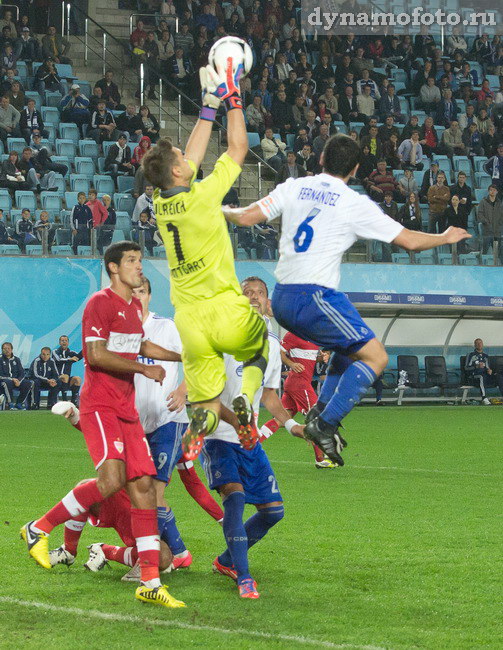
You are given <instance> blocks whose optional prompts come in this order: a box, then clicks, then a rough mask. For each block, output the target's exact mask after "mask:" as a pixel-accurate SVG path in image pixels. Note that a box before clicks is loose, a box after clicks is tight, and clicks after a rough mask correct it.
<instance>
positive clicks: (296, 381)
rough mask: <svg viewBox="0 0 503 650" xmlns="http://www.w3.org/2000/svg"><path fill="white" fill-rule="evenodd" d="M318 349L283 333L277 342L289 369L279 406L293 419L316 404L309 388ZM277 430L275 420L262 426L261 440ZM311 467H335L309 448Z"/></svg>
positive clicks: (277, 425)
mask: <svg viewBox="0 0 503 650" xmlns="http://www.w3.org/2000/svg"><path fill="white" fill-rule="evenodd" d="M318 354H319V348H318V346H317V345H314V343H310V342H309V341H304V340H303V339H301V338H299V337H298V336H295V334H291V333H290V332H287V333H286V334H285V336H284V337H283V340H282V341H281V360H282V361H283V363H284V364H285V365H286V366H288V368H290V372H289V373H288V376H287V378H286V380H285V384H284V386H283V396H282V398H281V402H282V404H283V406H284V407H285V409H286V410H287V411H288V412H289V413H290V417H292V418H293V417H294V415H295V414H296V413H302V414H303V415H306V414H307V413H308V412H309V411H310V410H311V408H312V407H313V406H314V405H315V404H316V402H317V401H318V395H317V394H316V392H315V390H314V388H313V386H312V381H313V373H314V369H315V366H316V360H317V358H318ZM279 427H280V424H279V422H278V421H277V420H275V419H272V420H269V421H268V422H266V423H265V424H264V425H263V426H262V428H261V430H260V434H261V438H262V439H265V438H269V437H270V436H272V434H273V433H275V432H276V431H277V430H278V429H279ZM313 447H314V455H315V465H316V467H317V468H320V469H332V468H333V467H335V465H334V464H333V463H332V462H331V461H330V460H328V459H327V458H325V455H324V454H323V452H322V451H321V449H320V448H319V447H317V446H316V445H313Z"/></svg>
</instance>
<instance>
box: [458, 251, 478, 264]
mask: <svg viewBox="0 0 503 650" xmlns="http://www.w3.org/2000/svg"><path fill="white" fill-rule="evenodd" d="M458 259H459V263H460V264H462V265H463V266H478V263H479V256H478V255H477V253H464V254H462V255H458Z"/></svg>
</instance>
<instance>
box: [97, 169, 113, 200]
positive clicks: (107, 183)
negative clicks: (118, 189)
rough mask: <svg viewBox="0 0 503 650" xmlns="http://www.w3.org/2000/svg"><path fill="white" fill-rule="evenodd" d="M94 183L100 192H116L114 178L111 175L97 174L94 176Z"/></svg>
mask: <svg viewBox="0 0 503 650" xmlns="http://www.w3.org/2000/svg"><path fill="white" fill-rule="evenodd" d="M93 185H94V187H95V188H96V191H97V192H98V194H110V196H112V194H113V193H114V192H115V183H114V179H113V178H112V177H111V176H104V175H101V174H95V175H94V176H93Z"/></svg>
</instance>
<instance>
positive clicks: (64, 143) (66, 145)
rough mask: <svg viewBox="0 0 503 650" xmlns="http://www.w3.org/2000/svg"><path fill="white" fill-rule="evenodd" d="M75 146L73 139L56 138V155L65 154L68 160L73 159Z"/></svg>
mask: <svg viewBox="0 0 503 650" xmlns="http://www.w3.org/2000/svg"><path fill="white" fill-rule="evenodd" d="M60 126H61V125H60ZM75 148H76V147H75V143H74V142H73V140H66V139H65V140H63V139H56V154H57V155H58V156H66V157H67V158H69V159H70V160H73V158H75V153H76V151H75Z"/></svg>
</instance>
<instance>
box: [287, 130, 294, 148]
mask: <svg viewBox="0 0 503 650" xmlns="http://www.w3.org/2000/svg"><path fill="white" fill-rule="evenodd" d="M294 143H295V133H287V136H286V148H287V149H289V150H291V151H293V145H294Z"/></svg>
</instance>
